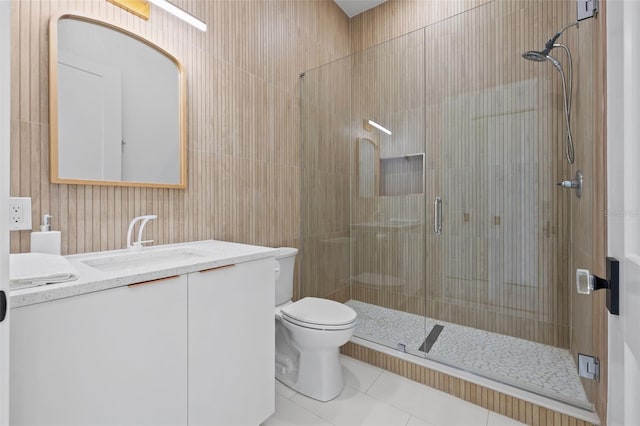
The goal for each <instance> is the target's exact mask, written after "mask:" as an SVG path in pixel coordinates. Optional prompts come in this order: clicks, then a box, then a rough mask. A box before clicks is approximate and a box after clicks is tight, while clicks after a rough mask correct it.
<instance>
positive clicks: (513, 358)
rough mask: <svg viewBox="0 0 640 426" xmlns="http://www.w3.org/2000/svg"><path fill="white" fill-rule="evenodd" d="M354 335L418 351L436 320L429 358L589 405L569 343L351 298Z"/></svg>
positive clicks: (575, 402)
mask: <svg viewBox="0 0 640 426" xmlns="http://www.w3.org/2000/svg"><path fill="white" fill-rule="evenodd" d="M347 305H348V306H350V307H351V308H353V309H354V310H355V311H356V312H357V313H358V324H357V325H356V330H355V336H357V337H360V338H363V339H366V340H370V341H373V342H376V343H380V344H383V345H385V346H389V347H392V348H397V346H398V343H402V344H404V345H405V346H406V350H407V352H409V353H412V354H417V353H420V352H419V348H420V346H421V345H422V344H423V343H424V340H425V337H426V336H427V335H428V334H429V332H430V331H431V330H432V329H433V327H434V326H435V325H442V326H444V328H443V330H442V332H441V333H440V335H439V336H438V338H437V340H436V341H435V343H434V344H433V346H432V347H431V349H430V350H429V353H428V358H430V359H433V360H435V361H440V362H442V363H445V364H447V365H452V366H454V367H458V368H461V369H463V370H467V371H471V372H474V373H477V374H481V375H483V376H486V377H489V378H491V379H494V380H497V381H500V382H503V383H507V384H510V385H513V386H516V387H520V388H524V389H527V390H529V391H532V392H535V393H539V394H542V395H545V396H549V397H551V398H557V399H560V400H562V401H565V402H569V403H573V404H577V405H580V406H588V405H589V400H588V399H587V396H586V394H585V391H584V388H583V387H582V383H581V382H580V378H579V377H578V373H577V368H576V366H575V363H574V362H573V358H572V356H571V354H570V353H569V351H568V350H567V349H561V348H556V347H553V346H548V345H543V344H540V343H536V342H531V341H528V340H525V339H519V338H516V337H510V336H505V335H502V334H498V333H491V332H488V331H484V330H478V329H475V328H471V327H465V326H461V325H457V324H452V323H448V322H445V321H436V320H434V319H431V318H425V317H423V316H420V315H415V314H411V313H407V312H402V311H396V310H393V309H388V308H383V307H380V306H376V305H371V304H368V303H363V302H359V301H356V300H350V301H348V302H347Z"/></svg>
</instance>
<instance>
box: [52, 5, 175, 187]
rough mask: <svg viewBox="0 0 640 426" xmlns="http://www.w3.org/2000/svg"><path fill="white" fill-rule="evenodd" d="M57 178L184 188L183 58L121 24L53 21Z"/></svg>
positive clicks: (54, 171) (77, 18)
mask: <svg viewBox="0 0 640 426" xmlns="http://www.w3.org/2000/svg"><path fill="white" fill-rule="evenodd" d="M49 35H50V53H49V67H50V69H49V71H50V73H49V95H50V98H49V102H50V105H49V109H50V141H51V152H50V154H51V181H52V182H53V183H68V184H91V185H115V186H145V187H163V188H186V175H187V170H186V168H187V146H186V145H187V139H186V119H185V117H186V101H185V97H186V90H185V89H186V82H185V76H184V72H183V70H182V67H181V65H180V63H179V62H178V60H177V59H176V58H174V57H173V56H171V55H170V54H169V53H167V52H166V51H164V50H163V49H161V48H160V47H158V46H156V45H155V44H153V43H151V42H149V41H148V40H145V39H144V38H142V37H140V36H138V35H136V34H133V33H131V32H129V31H126V30H124V29H122V28H118V27H116V26H115V25H112V24H109V23H107V22H103V21H100V20H96V19H93V18H89V17H86V16H81V15H76V14H73V15H72V14H62V15H58V16H56V17H53V18H52V19H51V22H50V25H49Z"/></svg>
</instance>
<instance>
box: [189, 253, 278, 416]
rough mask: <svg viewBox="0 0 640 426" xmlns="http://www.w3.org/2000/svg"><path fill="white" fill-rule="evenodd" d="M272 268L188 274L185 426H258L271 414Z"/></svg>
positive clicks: (264, 264) (268, 264) (265, 262)
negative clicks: (187, 416)
mask: <svg viewBox="0 0 640 426" xmlns="http://www.w3.org/2000/svg"><path fill="white" fill-rule="evenodd" d="M274 283H275V277H274V265H273V259H271V258H269V259H262V260H257V261H252V262H247V263H241V264H237V265H234V266H231V267H224V268H219V269H213V270H210V271H204V272H197V273H193V274H189V425H191V426H204V425H225V426H230V425H242V426H250V425H258V424H260V423H261V422H263V421H264V420H265V419H266V418H267V417H269V416H270V415H271V414H272V413H273V412H274V356H275V355H274V342H275V331H274V314H273V312H274V300H275V289H274V285H275V284H274Z"/></svg>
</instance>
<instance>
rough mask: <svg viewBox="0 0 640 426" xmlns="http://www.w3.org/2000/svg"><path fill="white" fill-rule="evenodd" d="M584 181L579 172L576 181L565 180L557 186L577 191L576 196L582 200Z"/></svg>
mask: <svg viewBox="0 0 640 426" xmlns="http://www.w3.org/2000/svg"><path fill="white" fill-rule="evenodd" d="M582 179H583V177H582V172H581V171H580V170H578V171H577V172H576V177H575V179H571V180H563V181H562V182H558V183H557V185H558V186H561V187H563V188H567V189H575V190H576V195H577V196H578V198H580V197H581V196H582Z"/></svg>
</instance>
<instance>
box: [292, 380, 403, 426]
mask: <svg viewBox="0 0 640 426" xmlns="http://www.w3.org/2000/svg"><path fill="white" fill-rule="evenodd" d="M291 401H293V402H295V403H296V404H299V405H300V406H301V407H303V408H306V409H307V410H309V411H311V412H312V413H314V414H317V415H318V416H320V417H322V418H323V419H325V420H327V421H329V422H331V423H333V424H334V425H336V426H405V425H406V424H407V421H408V420H409V414H408V413H406V412H403V411H401V410H399V409H397V408H395V407H392V406H391V405H389V404H386V403H384V402H381V401H378V400H376V399H375V398H372V397H371V396H369V395H367V394H364V393H362V392H359V391H357V390H355V389H353V388H350V387H348V386H347V387H345V388H344V390H343V391H342V394H341V395H340V396H338V397H337V398H336V399H334V400H333V401H328V402H320V401H316V400H314V399H311V398H307V397H306V396H302V395H296V396H294V397H293V398H292V399H291Z"/></svg>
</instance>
